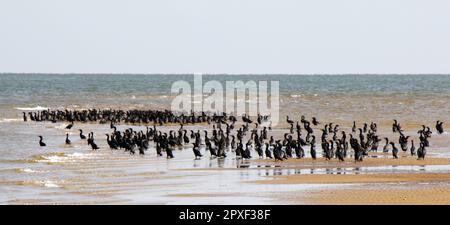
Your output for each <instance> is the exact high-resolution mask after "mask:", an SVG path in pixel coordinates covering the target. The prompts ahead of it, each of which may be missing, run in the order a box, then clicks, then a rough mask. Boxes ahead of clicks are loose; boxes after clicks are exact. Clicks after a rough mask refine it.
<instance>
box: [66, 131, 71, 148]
mask: <svg viewBox="0 0 450 225" xmlns="http://www.w3.org/2000/svg"><path fill="white" fill-rule="evenodd" d="M71 143H72V142H71V141H70V139H69V134H66V145H70V144H71Z"/></svg>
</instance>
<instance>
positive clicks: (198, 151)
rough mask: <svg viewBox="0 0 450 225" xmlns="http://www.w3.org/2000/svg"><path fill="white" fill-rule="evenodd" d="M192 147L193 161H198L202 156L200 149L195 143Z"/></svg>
mask: <svg viewBox="0 0 450 225" xmlns="http://www.w3.org/2000/svg"><path fill="white" fill-rule="evenodd" d="M193 145H194V147H193V148H192V150H193V151H194V155H195V159H200V158H201V157H202V156H203V155H202V154H201V153H200V147H199V146H198V144H197V143H196V142H194V143H193Z"/></svg>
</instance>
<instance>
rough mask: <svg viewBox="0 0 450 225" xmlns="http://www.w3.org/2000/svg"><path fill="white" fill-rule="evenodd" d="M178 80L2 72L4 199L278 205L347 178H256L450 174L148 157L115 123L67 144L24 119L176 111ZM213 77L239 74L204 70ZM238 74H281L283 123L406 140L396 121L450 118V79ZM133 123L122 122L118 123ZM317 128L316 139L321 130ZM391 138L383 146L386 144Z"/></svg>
mask: <svg viewBox="0 0 450 225" xmlns="http://www.w3.org/2000/svg"><path fill="white" fill-rule="evenodd" d="M179 79H184V80H188V81H189V80H192V76H188V75H177V76H144V75H133V76H128V75H126V76H125V75H113V76H108V75H95V76H87V75H51V76H47V75H32V76H27V75H0V81H1V83H0V203H1V204H28V203H31V204H98V203H104V204H141V203H148V204H202V203H203V204H270V203H274V202H275V203H276V202H277V198H276V196H277V195H278V194H279V193H284V192H296V193H299V194H301V193H303V191H305V193H306V191H308V190H312V189H314V190H316V189H320V188H325V189H326V188H330V187H333V186H339V185H330V184H326V185H321V184H292V185H259V184H254V183H251V182H247V181H254V180H259V179H273V178H272V177H271V176H274V175H275V176H276V175H290V174H364V173H395V172H411V173H427V172H433V173H434V172H444V173H448V172H450V166H396V167H394V166H387V167H342V168H320V167H318V168H315V169H292V168H284V167H276V166H273V165H267V164H266V163H263V162H259V161H257V160H247V161H242V160H236V159H235V158H234V154H233V153H229V157H227V158H226V159H210V158H209V157H204V158H202V159H201V160H194V159H193V154H192V150H191V149H183V150H177V151H175V152H174V154H175V157H176V158H175V159H171V160H167V159H166V158H164V157H156V153H155V150H154V148H151V149H149V150H148V152H146V155H145V156H139V155H133V156H131V155H129V154H128V153H124V152H123V151H111V150H109V149H108V148H107V146H106V145H107V144H106V139H105V138H106V137H105V136H104V134H106V133H109V132H110V130H109V125H98V124H76V125H75V127H74V128H73V130H70V131H69V135H70V137H71V140H72V142H73V144H72V146H70V147H67V146H65V145H64V139H65V133H66V131H65V130H64V127H65V125H66V124H63V123H56V124H52V123H35V122H30V121H29V122H22V121H21V112H22V110H29V109H36V108H37V107H40V108H41V109H42V108H47V107H49V108H52V109H54V108H66V107H69V108H78V109H79V108H89V107H96V108H104V107H108V108H121V109H127V108H168V104H169V103H170V100H171V98H172V97H173V96H170V93H169V91H170V85H171V83H172V82H173V81H175V80H179ZM207 79H219V80H222V81H224V80H236V77H232V76H220V77H212V76H206V77H204V80H207ZM238 79H242V80H280V90H281V95H282V96H281V104H280V105H281V113H280V115H282V116H283V118H281V121H284V115H286V114H289V115H291V118H293V119H296V120H297V119H299V118H300V115H302V114H304V115H306V116H307V117H308V118H309V117H311V116H316V117H317V118H318V119H319V120H320V121H321V122H322V123H323V122H331V121H334V122H337V123H339V124H340V125H341V128H342V129H345V130H347V131H348V130H349V129H350V127H351V125H352V121H353V120H356V121H357V123H358V126H361V125H362V121H374V122H377V123H378V124H379V130H380V131H379V133H380V136H382V137H384V136H386V137H389V138H390V139H392V138H394V140H395V141H396V142H397V141H398V137H396V136H395V135H393V134H392V132H391V131H390V126H391V124H392V119H393V118H397V119H398V120H399V121H400V122H401V123H402V125H403V127H404V128H405V130H406V131H405V133H406V134H407V135H411V136H413V139H415V141H417V140H416V139H417V134H416V131H417V130H418V129H420V125H421V124H427V125H428V126H430V127H432V128H433V129H434V122H435V121H436V120H438V119H439V120H442V121H450V118H449V117H450V114H449V113H448V112H450V104H448V103H449V101H450V100H449V99H450V98H449V97H450V76H429V77H428V76H363V77H355V76H317V77H315V76H281V77H279V76H251V75H247V76H239V77H238ZM128 127H129V126H127V125H120V126H118V128H119V130H123V129H125V128H128ZM287 127H288V126H287V125H286V124H285V123H281V124H280V125H279V126H278V127H277V128H276V129H274V130H273V135H274V136H275V137H276V138H277V137H281V136H282V135H283V133H285V132H287V131H288V130H287V129H286V128H287ZM133 128H134V129H137V130H140V129H145V127H143V126H141V127H138V126H134V127H133ZM186 128H187V129H191V128H192V129H203V128H204V127H198V126H195V127H186ZM208 128H210V127H208ZM77 129H83V130H84V131H85V133H87V132H89V131H93V132H94V133H95V134H96V136H95V137H96V143H97V144H98V145H99V146H100V148H101V149H100V150H99V151H96V152H93V151H92V150H90V148H89V147H88V146H87V144H86V143H85V142H84V141H81V140H79V137H78V131H77ZM165 129H167V128H165ZM173 129H177V128H173ZM315 132H316V133H317V134H316V136H317V135H318V134H319V131H315ZM38 135H42V136H44V137H45V142H46V143H47V145H48V146H47V147H45V148H40V147H39V146H38V144H37V143H38V140H39V139H38V137H37V136H38ZM430 141H431V145H432V146H431V148H430V149H429V150H428V152H429V154H433V155H436V156H442V157H450V151H449V148H448V147H449V146H450V134H449V133H448V131H447V133H445V134H443V135H439V136H435V135H433V137H432V138H431V140H430ZM416 143H418V141H417V142H416ZM383 145H384V142H382V143H380V149H381V148H382V146H383ZM203 151H204V150H203ZM320 152H321V150H320V148H318V153H319V155H320ZM253 155H256V153H254V152H253ZM206 156H209V153H206ZM307 156H308V157H309V152H308V151H307ZM380 157H382V156H380Z"/></svg>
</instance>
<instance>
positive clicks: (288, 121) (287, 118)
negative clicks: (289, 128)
mask: <svg viewBox="0 0 450 225" xmlns="http://www.w3.org/2000/svg"><path fill="white" fill-rule="evenodd" d="M286 122H287V123H289V124H293V123H294V121H292V120H290V119H289V116H286Z"/></svg>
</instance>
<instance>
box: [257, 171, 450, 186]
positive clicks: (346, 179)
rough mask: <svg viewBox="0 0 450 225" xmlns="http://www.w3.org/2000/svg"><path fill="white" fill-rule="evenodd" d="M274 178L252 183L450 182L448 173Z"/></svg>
mask: <svg viewBox="0 0 450 225" xmlns="http://www.w3.org/2000/svg"><path fill="white" fill-rule="evenodd" d="M274 178H277V179H273V180H258V181H252V182H255V183H259V184H343V183H402V182H450V174H448V173H389V174H296V175H288V176H274Z"/></svg>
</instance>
